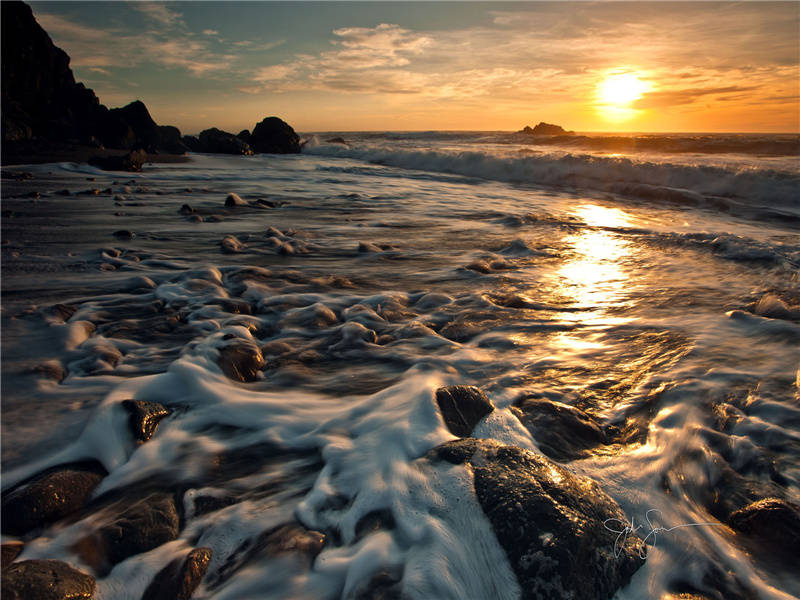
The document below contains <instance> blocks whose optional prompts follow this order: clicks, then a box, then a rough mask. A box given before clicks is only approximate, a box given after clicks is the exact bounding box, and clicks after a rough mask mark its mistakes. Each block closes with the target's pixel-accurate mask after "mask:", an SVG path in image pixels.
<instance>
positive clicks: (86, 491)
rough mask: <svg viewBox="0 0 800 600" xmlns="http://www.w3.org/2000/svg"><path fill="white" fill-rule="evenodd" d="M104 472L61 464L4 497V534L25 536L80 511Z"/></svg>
mask: <svg viewBox="0 0 800 600" xmlns="http://www.w3.org/2000/svg"><path fill="white" fill-rule="evenodd" d="M105 475H106V472H105V470H104V469H103V468H102V467H101V466H100V465H99V464H95V463H75V464H72V465H62V466H61V467H59V468H57V470H51V471H49V472H45V473H42V474H40V475H38V476H36V477H34V478H33V479H32V480H31V481H30V482H27V483H25V484H23V485H22V486H20V487H18V488H17V489H15V490H13V491H12V492H11V493H9V494H6V495H5V496H4V497H3V510H2V513H3V533H9V534H11V535H23V534H25V533H27V532H28V531H31V530H32V529H37V528H39V527H44V526H46V525H49V524H51V523H54V522H55V521H58V520H59V519H63V518H64V517H66V516H69V515H71V514H72V513H74V512H76V511H78V510H80V509H81V508H83V507H84V505H86V503H87V502H88V500H89V497H90V495H91V493H92V492H93V491H94V489H95V488H96V487H97V486H98V484H99V483H100V481H102V479H103V477H105Z"/></svg>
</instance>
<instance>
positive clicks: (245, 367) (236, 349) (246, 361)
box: [219, 340, 264, 383]
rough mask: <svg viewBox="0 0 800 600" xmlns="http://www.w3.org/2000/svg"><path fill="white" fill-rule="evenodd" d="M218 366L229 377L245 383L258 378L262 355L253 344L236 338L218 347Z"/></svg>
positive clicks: (262, 365) (262, 360)
mask: <svg viewBox="0 0 800 600" xmlns="http://www.w3.org/2000/svg"><path fill="white" fill-rule="evenodd" d="M219 366H220V368H221V369H222V372H223V373H225V375H227V376H228V377H229V378H230V379H233V380H234V381H241V382H245V383H246V382H249V381H255V380H256V379H258V372H259V371H260V370H261V369H262V368H263V367H264V357H263V356H262V355H261V351H260V350H259V349H258V346H256V345H255V344H252V343H250V342H248V341H246V340H236V341H234V342H233V343H231V344H228V345H227V346H225V347H223V348H221V349H220V351H219Z"/></svg>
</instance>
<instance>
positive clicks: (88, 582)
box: [2, 560, 97, 600]
mask: <svg viewBox="0 0 800 600" xmlns="http://www.w3.org/2000/svg"><path fill="white" fill-rule="evenodd" d="M96 587H97V584H96V583H95V581H94V577H92V576H91V575H87V574H86V573H82V572H81V571H78V570H77V569H73V568H72V567H70V566H69V565H68V564H67V563H65V562H61V561H60V560H23V561H21V562H18V563H13V564H11V565H9V566H8V568H6V569H4V570H3V585H2V597H3V600H31V599H32V598H36V600H89V598H92V597H94V592H95V589H96Z"/></svg>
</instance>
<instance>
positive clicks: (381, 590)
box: [350, 569, 403, 600]
mask: <svg viewBox="0 0 800 600" xmlns="http://www.w3.org/2000/svg"><path fill="white" fill-rule="evenodd" d="M402 579H403V573H402V572H401V571H400V570H399V569H382V570H380V571H378V572H377V573H375V574H374V575H373V576H372V577H370V578H369V580H368V581H367V582H366V583H365V584H362V585H360V586H358V587H357V588H356V589H355V590H354V591H353V593H352V595H351V596H350V597H352V598H353V600H401V599H402V598H403V594H402V593H401V587H400V582H401V580H402Z"/></svg>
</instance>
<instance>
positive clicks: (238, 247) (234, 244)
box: [219, 235, 244, 254]
mask: <svg viewBox="0 0 800 600" xmlns="http://www.w3.org/2000/svg"><path fill="white" fill-rule="evenodd" d="M219 245H220V247H221V248H222V251H223V252H225V253H227V254H236V253H238V252H241V251H242V250H244V244H243V243H242V242H240V241H239V238H237V237H236V236H235V235H228V236H226V237H224V238H222V241H221V242H220V243H219Z"/></svg>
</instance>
